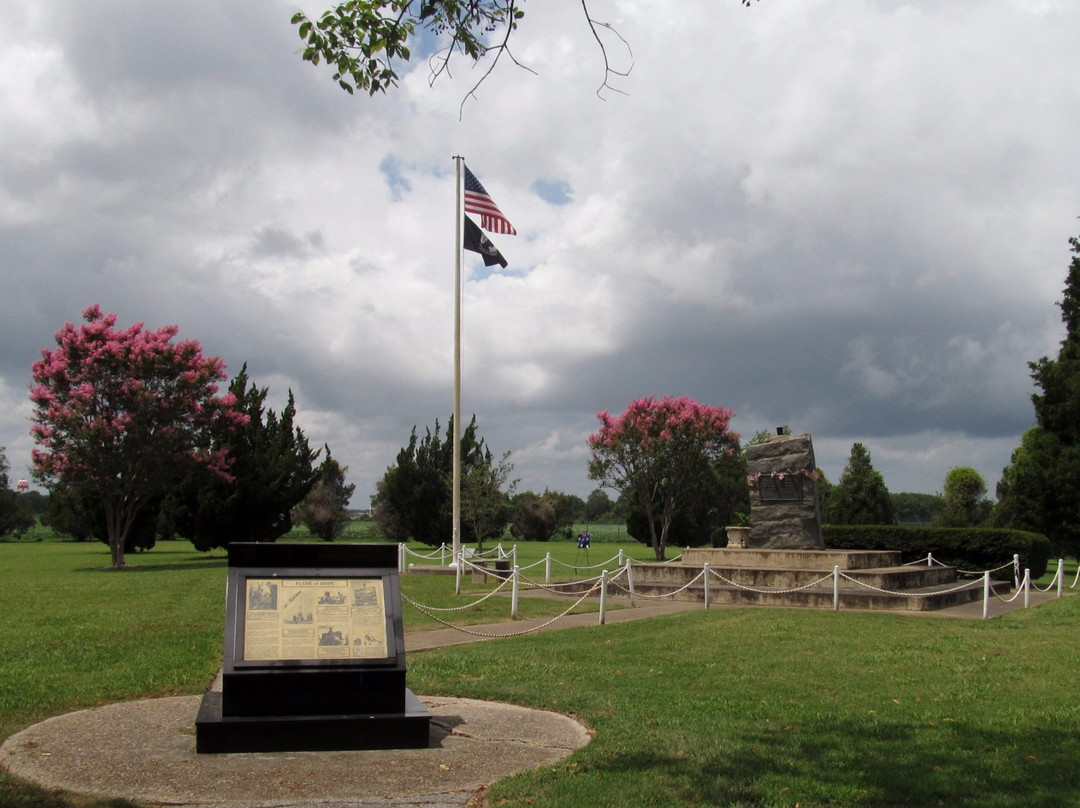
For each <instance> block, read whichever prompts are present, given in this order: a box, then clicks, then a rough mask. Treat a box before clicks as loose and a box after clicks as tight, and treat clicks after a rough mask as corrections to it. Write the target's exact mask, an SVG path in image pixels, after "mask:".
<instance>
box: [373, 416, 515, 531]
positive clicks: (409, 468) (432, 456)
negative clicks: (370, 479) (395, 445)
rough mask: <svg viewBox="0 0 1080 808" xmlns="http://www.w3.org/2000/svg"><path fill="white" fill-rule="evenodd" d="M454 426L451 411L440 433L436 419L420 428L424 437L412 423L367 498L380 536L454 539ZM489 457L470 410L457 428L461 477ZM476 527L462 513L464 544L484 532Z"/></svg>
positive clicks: (488, 465) (466, 506)
mask: <svg viewBox="0 0 1080 808" xmlns="http://www.w3.org/2000/svg"><path fill="white" fill-rule="evenodd" d="M454 432H455V430H454V419H453V417H451V418H450V421H449V423H448V425H447V429H446V436H445V438H444V437H443V436H442V435H441V427H440V426H439V422H438V421H436V422H435V431H434V432H432V431H431V430H430V429H427V430H425V434H424V437H423V438H420V437H419V436H418V435H417V432H416V427H415V426H414V427H413V430H412V433H411V434H410V436H409V443H408V445H407V446H405V447H403V448H402V449H401V451H400V452H398V456H397V463H396V464H395V465H393V466H390V467H389V468H387V470H386V474H384V475H383V479H382V481H381V483H380V484H379V485H378V487H377V493H376V494H375V496H374V497H373V498H372V514H373V516H374V517H375V520H376V522H377V524H378V525H379V530H380V531H381V532H382V534H383V535H384V536H387V537H388V538H395V539H397V540H399V541H402V540H404V539H405V538H407V539H410V540H413V541H419V542H423V543H424V544H428V545H431V546H432V547H438V546H439V545H440V544H442V543H444V542H446V543H448V544H449V543H450V542H451V541H452V540H453V524H452V523H453V490H452V487H453V473H454ZM505 460H506V456H505V455H504V457H503V461H504V462H505ZM493 463H494V458H493V457H492V454H491V452H490V450H488V448H487V446H485V445H484V440H483V439H482V438H480V439H478V438H477V427H476V416H475V415H474V416H473V417H472V420H471V421H470V422H469V424H468V426H466V427H465V430H464V431H463V432H462V434H461V471H462V477H463V479H467V478H469V477H470V475H471V471H470V469H471V467H473V466H482V467H486V468H489V469H490V468H491V467H492V464H493ZM462 507H463V510H465V511H466V512H467V511H468V509H469V507H470V506H469V504H468V503H464V502H463V503H462ZM475 531H476V528H475V527H474V525H473V524H470V522H469V520H467V519H462V523H461V532H462V536H461V540H462V543H463V544H464V543H475V542H477V541H478V540H482V539H483V538H487V536H477V534H476V532H475ZM499 532H500V533H501V532H502V531H501V530H500V531H499Z"/></svg>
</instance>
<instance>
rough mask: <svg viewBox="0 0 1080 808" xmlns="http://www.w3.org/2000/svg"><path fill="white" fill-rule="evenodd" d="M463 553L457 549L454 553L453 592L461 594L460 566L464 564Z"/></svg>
mask: <svg viewBox="0 0 1080 808" xmlns="http://www.w3.org/2000/svg"><path fill="white" fill-rule="evenodd" d="M464 560H465V554H464V553H462V552H460V551H458V552H457V553H454V594H455V595H460V594H461V568H462V567H464V566H465V564H464V563H462V562H464Z"/></svg>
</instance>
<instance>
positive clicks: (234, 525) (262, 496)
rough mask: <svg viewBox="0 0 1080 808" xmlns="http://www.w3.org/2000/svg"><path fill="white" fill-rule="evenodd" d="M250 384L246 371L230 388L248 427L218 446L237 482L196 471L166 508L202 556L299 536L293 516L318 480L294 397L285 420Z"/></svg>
mask: <svg viewBox="0 0 1080 808" xmlns="http://www.w3.org/2000/svg"><path fill="white" fill-rule="evenodd" d="M249 382H250V379H249V378H248V374H247V365H246V364H245V365H244V367H243V368H242V369H241V370H240V373H238V374H237V376H236V378H234V379H233V380H232V382H231V383H230V384H229V392H230V394H232V396H234V397H235V399H236V405H235V406H236V409H237V410H239V411H240V412H242V413H243V414H244V415H246V416H247V423H246V424H244V425H243V426H241V427H237V428H234V429H232V430H228V431H226V430H220V431H219V432H218V434H216V435H215V445H216V446H217V447H219V448H223V449H225V450H226V451H227V452H228V456H229V458H230V460H231V463H230V465H229V469H228V472H229V477H231V478H232V479H231V480H227V479H223V478H221V477H220V476H214V475H211V474H208V473H207V472H206V471H205V469H203V468H200V467H199V466H196V465H194V464H192V465H191V466H190V467H189V469H188V474H187V475H186V477H185V478H184V481H183V483H182V484H181V485H180V486H179V487H178V489H177V490H176V492H175V493H174V495H173V496H172V497H171V499H170V501H169V503H168V504H167V505H166V510H167V512H168V515H169V517H170V518H171V520H172V523H173V526H174V528H175V529H176V531H177V532H178V533H179V534H180V535H182V536H184V537H185V538H187V539H190V540H191V542H192V543H193V544H194V545H195V547H196V548H197V549H199V550H211V549H213V548H215V547H225V546H227V545H228V544H229V543H230V542H234V541H238V542H240V541H275V540H276V539H278V538H279V537H281V536H283V535H284V534H286V533H288V532H289V531H290V530H292V517H291V512H292V509H293V508H294V507H295V506H296V505H297V504H298V503H299V502H300V501H302V500H303V499H304V497H305V496H307V493H308V492H309V491H310V490H311V487H312V486H313V485H314V484H315V481H316V480H317V479H319V473H320V472H319V470H318V469H317V468H315V467H314V466H313V464H314V462H315V460H316V459H317V458H318V456H319V452H318V451H317V450H316V451H313V450H312V449H311V447H310V446H309V445H308V441H307V438H306V437H305V436H304V433H303V431H302V430H301V429H300V427H297V426H294V424H293V419H294V418H295V416H296V402H295V401H294V399H293V394H292V391H291V390H290V391H289V399H288V403H287V404H286V405H285V408H284V409H283V410H282V411H281V414H280V415H278V414H277V413H275V412H274V411H273V410H272V409H266V407H265V403H266V396H267V392H268V390H267V388H265V387H263V388H258V387H255V386H254V385H250V386H249Z"/></svg>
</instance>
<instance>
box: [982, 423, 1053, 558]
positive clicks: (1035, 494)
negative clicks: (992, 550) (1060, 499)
mask: <svg viewBox="0 0 1080 808" xmlns="http://www.w3.org/2000/svg"><path fill="white" fill-rule="evenodd" d="M1052 444H1053V439H1052V438H1050V436H1049V435H1047V433H1046V432H1044V431H1043V430H1042V428H1041V427H1038V426H1033V427H1031V429H1029V430H1028V431H1027V432H1025V433H1024V436H1023V438H1021V440H1020V445H1019V446H1018V447H1017V448H1016V449H1014V450H1013V453H1012V457H1011V458H1010V463H1009V465H1008V466H1006V467H1005V468H1004V469H1003V470H1002V472H1001V479H999V480H998V484H997V500H998V501H997V505H996V507H995V508H994V515H993V520H994V524H995V525H997V526H998V527H1007V528H1012V529H1013V530H1029V531H1031V532H1032V533H1042V534H1044V535H1046V534H1047V533H1048V532H1049V531H1048V530H1047V526H1046V513H1045V511H1044V509H1043V500H1044V498H1045V494H1046V467H1045V466H1044V465H1043V461H1042V458H1045V457H1047V456H1048V453H1049V446H1050V445H1052ZM1058 549H1060V548H1058Z"/></svg>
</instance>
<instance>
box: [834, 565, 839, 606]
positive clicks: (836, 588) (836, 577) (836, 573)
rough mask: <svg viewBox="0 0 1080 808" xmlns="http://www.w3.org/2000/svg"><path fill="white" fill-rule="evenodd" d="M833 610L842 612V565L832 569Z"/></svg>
mask: <svg viewBox="0 0 1080 808" xmlns="http://www.w3.org/2000/svg"><path fill="white" fill-rule="evenodd" d="M832 610H833V611H834V612H838V611H840V565H839V564H837V565H836V566H834V567H833V568H832Z"/></svg>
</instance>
